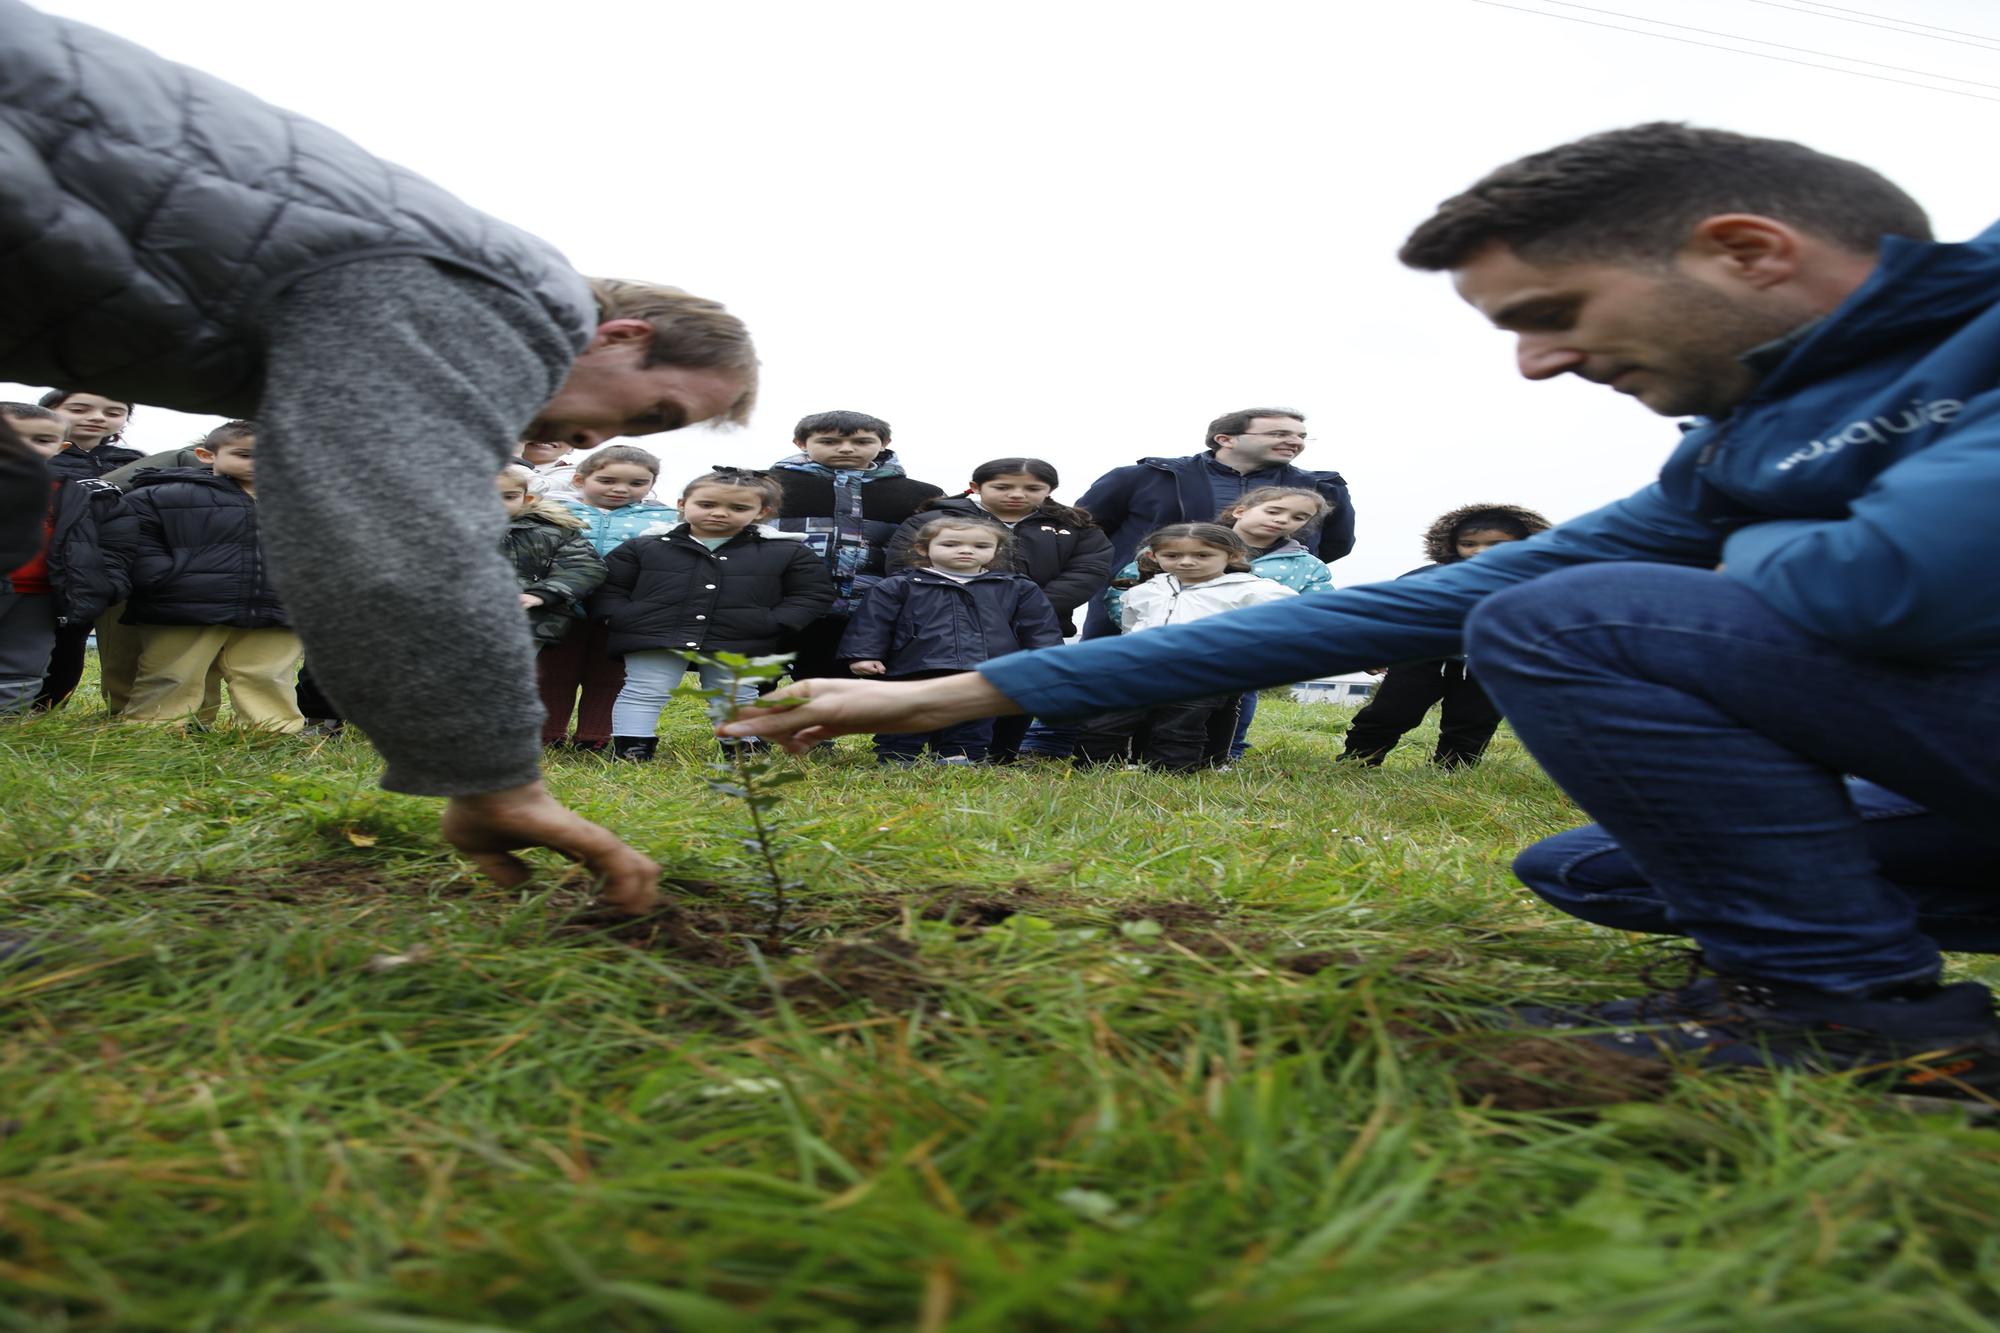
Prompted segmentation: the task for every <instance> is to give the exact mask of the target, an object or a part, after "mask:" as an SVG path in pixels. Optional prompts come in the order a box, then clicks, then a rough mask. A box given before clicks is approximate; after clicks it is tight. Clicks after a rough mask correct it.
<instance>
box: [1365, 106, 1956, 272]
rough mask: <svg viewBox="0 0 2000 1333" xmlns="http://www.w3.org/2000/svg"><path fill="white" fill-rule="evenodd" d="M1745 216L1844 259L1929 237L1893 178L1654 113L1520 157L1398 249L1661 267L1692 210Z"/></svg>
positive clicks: (1445, 258)
mask: <svg viewBox="0 0 2000 1333" xmlns="http://www.w3.org/2000/svg"><path fill="white" fill-rule="evenodd" d="M1718 213H1755V214H1758V215H1760V216H1763V217H1768V218H1775V219H1777V220H1778V221H1780V222H1787V223H1790V224H1791V225H1792V226H1794V227H1798V228H1800V229H1801V230H1803V231H1809V232H1811V233H1813V234H1814V235H1815V236H1819V237H1823V238H1824V239H1826V240H1829V241H1832V242H1834V243H1835V244H1836V245H1839V246H1841V247H1843V248H1844V249H1847V250H1852V251H1854V252H1855V253H1857V254H1866V255H1872V254H1874V253H1875V250H1876V247H1877V246H1879V245H1880V244H1881V241H1882V238H1883V237H1884V236H1907V237H1911V238H1913V239H1915V240H1929V239H1930V238H1931V224H1930V220H1929V219H1928V218H1926V217H1925V216H1924V210H1923V209H1922V208H1921V207H1919V206H1918V204H1917V201H1916V200H1914V199H1912V198H1910V196H1909V195H1907V194H1905V193H1904V192H1903V191H1902V189H1901V188H1900V187H1899V186H1897V185H1896V184H1895V183H1894V182H1893V181H1891V180H1889V179H1888V178H1887V177H1886V176H1883V175H1882V174H1881V173H1879V172H1877V171H1874V170H1872V169H1870V168H1868V167H1864V166H1862V165H1861V164H1860V163H1859V162H1849V161H1848V160H1847V159H1845V158H1839V157H1830V156H1828V155H1827V154H1825V153H1822V152H1819V151H1818V150H1817V149H1812V148H1808V147H1806V146H1805V145H1804V144H1798V143H1791V142H1789V141H1787V140H1784V139H1759V138H1755V137H1753V136H1751V135H1747V134H1732V133H1730V132H1729V131H1727V130H1706V129H1698V128H1696V127H1694V126H1692V125H1683V124H1679V123H1676V122H1673V121H1655V122H1653V123H1652V124H1648V125H1634V126H1632V127H1631V128H1630V129H1623V130H1609V131H1606V132H1605V133H1603V134H1593V135H1590V136H1589V137H1587V138H1583V139H1578V140H1576V141H1575V142H1574V143H1566V144H1562V145H1560V146H1559V147H1556V148H1550V149H1548V150H1546V151H1545V152H1540V153H1531V154H1529V155H1528V156H1527V157H1524V158H1521V159H1520V160H1519V161H1517V162H1509V163H1508V164H1507V165H1506V166H1504V167H1500V168H1498V169H1496V170H1494V171H1491V172H1489V173H1487V175H1486V176H1485V178H1484V179H1482V180H1480V181H1479V182H1478V183H1477V184H1475V185H1474V186H1473V187H1472V188H1471V189H1469V190H1466V191H1465V192H1464V193H1462V194H1456V195H1453V196H1452V197H1451V198H1449V199H1447V200H1445V201H1444V202H1443V203H1442V204H1440V205H1438V210H1437V212H1436V213H1434V214H1432V215H1431V216H1430V218H1429V219H1427V220H1426V221H1425V222H1424V223H1423V225H1422V226H1420V227H1418V228H1417V229H1416V230H1415V231H1413V232H1411V233H1410V238H1409V240H1407V241H1405V242H1404V243H1403V248H1402V250H1401V251H1400V252H1399V257H1400V258H1401V259H1402V261H1403V262H1404V263H1405V264H1407V265H1409V266H1410V267H1411V268H1417V269H1426V270H1430V271H1433V272H1436V271H1439V270H1444V269H1454V268H1458V267H1460V266H1461V265H1463V264H1464V263H1465V262H1466V261H1467V260H1469V259H1470V258H1471V257H1472V256H1473V254H1474V253H1475V252H1477V251H1479V250H1481V249H1483V248H1485V247H1486V246H1487V245H1489V244H1490V243H1492V242H1494V241H1499V242H1502V243H1503V244H1505V245H1506V246H1507V248H1508V249H1510V250H1512V251H1513V252H1514V253H1515V254H1517V255H1519V256H1520V257H1521V258H1523V259H1526V260H1528V261H1530V262H1532V263H1573V262H1576V261H1579V260H1603V261H1623V260H1632V261H1640V262H1645V263H1653V262H1659V263H1665V262H1666V261H1667V260H1668V259H1670V258H1671V257H1672V256H1673V255H1674V253H1675V252H1677V251H1678V250H1679V249H1680V248H1681V246H1682V245H1683V244H1685V243H1686V241H1687V236H1688V232H1689V231H1690V230H1691V229H1692V228H1693V227H1694V225H1695V224H1696V223H1697V222H1700V221H1701V220H1702V219H1703V218H1707V217H1714V216H1715V215H1717V214H1718Z"/></svg>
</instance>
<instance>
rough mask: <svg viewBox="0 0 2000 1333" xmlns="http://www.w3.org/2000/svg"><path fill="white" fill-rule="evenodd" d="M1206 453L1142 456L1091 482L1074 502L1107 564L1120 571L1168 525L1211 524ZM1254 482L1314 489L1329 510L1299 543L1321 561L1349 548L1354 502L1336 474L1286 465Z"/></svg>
mask: <svg viewBox="0 0 2000 1333" xmlns="http://www.w3.org/2000/svg"><path fill="white" fill-rule="evenodd" d="M1209 458H1210V455H1209V454H1206V453H1201V454H1189V455H1187V456H1186V457H1185V458H1142V459H1140V460H1139V461H1138V462H1136V463H1134V464H1132V465H1131V466H1130V467H1118V468H1113V469H1111V471H1109V472H1107V473H1105V474H1104V475H1103V476H1101V477H1099V478H1098V479H1097V480H1096V481H1094V482H1092V483H1091V484H1090V489H1089V490H1087V491H1085V492H1084V493H1083V495H1082V497H1081V498H1080V499H1078V500H1077V502H1076V503H1077V507H1078V508H1079V509H1084V510H1087V511H1089V513H1090V516H1091V518H1093V519H1095V520H1096V521H1097V524H1098V526H1099V527H1101V528H1103V529H1104V531H1105V534H1106V535H1107V536H1109V537H1110V538H1111V567H1112V568H1113V569H1119V568H1121V567H1123V566H1124V565H1125V564H1126V563H1128V562H1129V561H1130V560H1131V559H1132V557H1133V556H1135V555H1137V554H1138V553H1139V543H1140V542H1142V541H1144V540H1145V539H1146V534H1147V533H1149V532H1151V531H1152V530H1153V529H1155V528H1159V527H1164V526H1166V525H1167V524H1169V523H1213V522H1214V521H1215V512H1216V506H1215V499H1214V494H1213V492H1211V491H1210V489H1209V484H1208V477H1207V476H1206V475H1205V469H1206V468H1207V466H1208V459H1209ZM1251 485H1254V486H1293V487H1297V488H1298V489H1300V490H1307V491H1318V492H1319V493H1320V494H1321V495H1323V496H1325V497H1326V502H1327V504H1329V505H1330V506H1332V508H1330V509H1329V510H1328V511H1327V513H1326V515H1325V516H1324V517H1323V518H1321V519H1319V520H1318V522H1317V524H1309V525H1307V526H1306V527H1305V528H1304V529H1303V530H1302V531H1300V533H1299V534H1298V540H1299V543H1300V544H1301V545H1302V546H1304V547H1305V548H1306V549H1307V550H1309V551H1311V552H1312V553H1313V554H1314V555H1317V556H1318V557H1319V558H1320V559H1322V560H1338V559H1340V558H1341V557H1342V556H1344V555H1346V554H1347V553H1348V552H1349V551H1352V550H1353V549H1354V501H1353V500H1352V499H1351V498H1350V497H1349V496H1348V493H1347V479H1346V478H1344V477H1342V476H1341V475H1340V474H1339V473H1338V472H1308V471H1307V470H1306V469H1304V468H1297V467H1293V466H1291V465H1290V464H1289V463H1287V464H1285V465H1284V466H1283V467H1280V468H1278V469H1277V470H1276V475H1275V476H1273V477H1272V478H1271V479H1270V480H1269V481H1257V482H1253V483H1251Z"/></svg>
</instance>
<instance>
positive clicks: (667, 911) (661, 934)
mask: <svg viewBox="0 0 2000 1333" xmlns="http://www.w3.org/2000/svg"><path fill="white" fill-rule="evenodd" d="M769 925H770V914H769V913H768V912H767V911H765V910H764V909H762V908H760V907H757V906H755V905H754V904H737V903H729V902H703V903H671V902H670V903H667V904H665V905H664V906H662V907H660V908H658V909H657V910H655V911H652V912H648V913H647V914H646V915H645V916H627V915H625V914H624V913H623V912H620V911H618V910H616V909H615V908H611V907H607V906H604V905H602V904H596V905H593V906H590V907H586V908H584V909H583V910H582V911H580V912H577V913H575V914H573V915H572V916H570V917H569V918H568V919H567V920H565V921H563V922H561V923H559V924H558V925H557V926H556V927H555V929H554V932H553V933H554V934H555V935H556V936H557V938H565V937H567V938H575V939H587V940H590V941H597V942H602V941H610V942H613V943H617V944H624V945H629V946H630V947H632V948H634V949H647V950H653V951H656V952H659V953H669V954H672V955H673V956H674V957H676V958H679V959H682V960H684V961H686V962H690V963H705V964H709V965H711V966H718V967H719V966H726V965H735V964H740V963H742V962H743V961H744V959H745V956H746V953H745V948H744V946H745V943H746V942H754V943H755V944H756V945H757V947H758V948H760V949H762V950H763V951H764V952H765V953H766V954H769V953H771V952H772V950H771V948H770V945H769V943H768V942H767V939H766V936H767V934H768V930H769ZM783 951H784V950H782V949H781V950H779V952H783Z"/></svg>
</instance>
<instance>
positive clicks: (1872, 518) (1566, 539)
mask: <svg viewBox="0 0 2000 1333" xmlns="http://www.w3.org/2000/svg"><path fill="white" fill-rule="evenodd" d="M1995 496H2000V226H1996V227H1994V228H1990V229H1988V230H1987V231H1986V232H1985V233H1984V234H1982V235H1981V236H1979V237H1978V238H1977V239H1976V240H1973V241H1971V242H1968V243H1964V244H1956V245H1940V244H1930V243H1925V242H1918V241H1910V240H1904V239H1901V238H1898V237H1889V238H1886V239H1885V240H1884V242H1883V245H1882V251H1881V260H1880V263H1879V264H1878V265H1877V267H1876V269H1875V272H1874V273H1873V274H1871V275H1870V277H1869V278H1868V280H1867V281H1866V282H1865V283H1863V284H1862V285H1861V287H1860V288H1858V289H1857V290H1856V291H1854V292H1853V293H1851V294H1850V295H1849V296H1848V298H1847V300H1846V301H1845V302H1843V303H1842V304H1841V306H1840V308H1839V309H1838V310H1836V311H1834V312H1833V313H1832V314H1831V315H1829V316H1828V317H1827V318H1826V319H1824V320H1822V321H1821V322H1820V323H1819V324H1817V325H1816V326H1814V327H1813V328H1812V329H1811V330H1810V331H1809V332H1807V333H1806V334H1805V335H1804V336H1803V337H1801V338H1800V339H1799V341H1798V343H1797V344H1796V345H1795V346H1793V347H1792V348H1791V349H1790V351H1789V352H1788V353H1787V354H1786V355H1785V356H1784V359H1783V360H1782V361H1780V362H1779V363H1778V364H1777V365H1776V366H1775V367H1773V368H1772V369H1771V371H1770V373H1769V374H1768V375H1767V376H1766V377H1765V378H1764V380H1763V382H1762V383H1761V384H1759V385H1758V387H1757V388H1756V389H1755V390H1753V391H1752V392H1751V394H1750V395H1749V396H1748V397H1747V398H1745V399H1744V401H1743V402H1742V403H1741V404H1740V405H1738V407H1737V408H1736V410H1735V411H1734V412H1732V413H1730V415H1729V416H1727V417H1725V418H1723V419H1721V420H1718V421H1712V422H1704V423H1701V424H1699V425H1698V426H1697V427H1696V428H1695V429H1693V430H1691V431H1689V432H1688V433H1687V434H1686V435H1685V436H1684V437H1682V440H1681V444H1680V448H1678V449H1676V450H1675V451H1674V453H1673V456H1672V457H1670V458H1669V459H1668V460H1667V464H1666V466H1665V468H1664V469H1662V470H1661V473H1660V476H1659V479H1658V480H1657V481H1655V482H1654V483H1653V484H1652V485H1650V486H1647V487H1646V488H1645V489H1643V490H1641V491H1639V492H1638V493H1636V494H1634V495H1632V496H1630V497H1628V498H1626V499H1623V500H1620V501H1617V502H1616V503H1614V504H1609V505H1606V506H1605V507H1604V508H1602V509H1599V510H1596V511H1594V512H1592V513H1589V514H1585V515H1583V516H1582V517H1581V518H1576V519H1572V520H1570V521H1569V522H1567V523H1564V524H1561V525H1559V526H1557V527H1555V528H1551V529H1550V530H1549V531H1547V532H1542V533H1537V534H1536V535H1535V536H1533V537H1530V538H1528V540H1526V541H1521V542H1510V543H1508V544H1507V545H1505V546H1501V547H1498V548H1496V549H1494V550H1491V551H1488V552H1486V553H1485V554H1484V555H1482V556H1480V557H1479V558H1478V559H1477V560H1467V561H1465V562H1463V563H1462V564H1457V565H1452V566H1449V567H1447V568H1444V569H1438V570H1434V571H1432V572H1430V573H1428V574H1426V575H1425V576H1424V577H1422V578H1415V579H1403V580H1400V581H1397V582H1392V583H1371V584H1366V585H1363V586H1360V587H1355V588H1342V589H1337V590H1326V591H1321V592H1314V593H1309V594H1307V595H1305V596H1303V597H1298V598H1293V599H1288V600H1287V601H1285V602H1283V603H1280V604H1274V605H1271V606H1260V607H1253V608H1250V609H1248V610H1244V611H1239V612H1235V613H1233V614H1231V615H1227V616H1216V617H1214V618H1213V619H1210V620H1203V621H1198V622H1196V623H1195V624H1192V625H1186V626H1170V627H1168V628H1165V629H1160V630H1155V631H1152V632H1149V633H1146V634H1138V635H1133V636H1131V637H1129V638H1114V639H1105V640H1100V641H1095V642H1091V643H1085V644H1078V645H1076V646H1074V647H1070V648H1063V649H1060V650H1058V651H1056V652H1047V653H1024V654H1020V655H1018V656H1015V657H1009V658H1003V659H1001V660H1000V661H997V662H991V663H988V664H987V665H986V666H984V667H982V668H980V669H981V671H982V672H983V673H984V674H985V676H986V677H987V679H988V680H990V681H991V682H992V683H993V684H994V685H995V686H996V687H997V688H999V689H1000V690H1001V691H1002V692H1003V693H1005V694H1006V695H1007V697H1008V698H1010V699H1012V700H1013V701H1014V702H1015V703H1017V704H1019V705H1020V706H1021V707H1022V708H1024V709H1026V710H1027V711H1028V712H1030V713H1033V714H1035V715H1036V716H1038V717H1044V718H1052V719H1063V718H1080V717H1087V716H1090V715H1091V714H1094V713H1100V712H1106V711H1109V710H1111V709H1114V708H1138V707H1144V706H1147V705H1151V704H1156V703H1163V702H1167V701H1169V700H1174V699H1191V698H1197V697H1200V696H1202V695H1209V694H1221V693H1224V692H1227V691H1231V690H1243V689H1254V688H1261V687H1263V686H1267V685H1278V684H1282V683H1285V682H1288V681H1297V680H1309V679H1311V678H1313V677H1316V676H1328V675H1333V674H1336V673H1338V672H1343V671H1355V670H1360V669H1362V668H1364V667H1371V666H1380V665H1382V664H1383V663H1392V662H1409V661H1415V660H1419V659H1423V658H1433V657H1445V656H1449V655H1450V654H1452V653H1456V652H1460V651H1462V649H1461V647H1460V634H1461V630H1462V627H1463V626H1464V623H1465V618H1466V616H1467V614H1468V613H1469V612H1470V611H1471V610H1472V608H1473V607H1474V606H1476V605H1477V604H1478V603H1479V601H1480V600H1481V599H1482V598H1484V597H1486V596H1487V595H1488V594H1490V593H1494V592H1498V591H1500V590H1501V589H1504V588H1508V587H1512V586H1513V585H1515V584H1518V583H1523V582H1526V581H1527V580H1529V579H1533V578H1537V577H1539V576H1541V575H1543V574H1547V573H1551V572H1553V571H1555V570H1559V569H1565V568H1568V567H1569V566H1572V565H1579V564H1588V563H1594V562H1599V561H1617V560H1635V561H1647V562H1653V563H1659V564H1672V565H1689V566H1695V567H1699V568H1713V567H1715V566H1716V565H1718V564H1721V565H1725V566H1726V568H1725V569H1724V571H1723V572H1722V573H1719V574H1717V575H1716V577H1718V578H1729V579H1734V580H1736V581H1737V582H1739V583H1741V584H1743V585H1744V586H1745V587H1747V588H1749V589H1750V590H1751V591H1752V592H1753V593H1755V594H1756V595H1757V596H1758V597H1760V598H1762V599H1763V601H1764V602H1765V603H1767V604H1768V605H1769V606H1770V607H1771V610H1772V611H1773V613H1775V614H1777V615H1780V616H1783V617H1784V618H1785V619H1786V620H1788V621H1790V622H1791V623H1793V624H1794V625H1796V626H1798V627H1799V628H1801V629H1803V630H1805V631H1807V632H1808V633H1811V634H1814V635H1817V636H1819V637H1820V638H1822V639H1825V640H1826V641H1828V642H1829V643H1832V644H1834V645H1836V646H1838V647H1840V648H1843V649H1845V650H1847V651H1849V652H1853V653H1857V654H1861V655H1865V656H1870V657H1879V658H1886V659H1894V660H1898V661H1902V662H1908V663H1915V664H1923V665H1936V666H1939V667H1950V666H1960V665H1972V664H1982V663H1991V662H1995V661H2000V577H1996V576H1995V547H1994V540H1993V535H1992V525H1993V501H1994V497H1995Z"/></svg>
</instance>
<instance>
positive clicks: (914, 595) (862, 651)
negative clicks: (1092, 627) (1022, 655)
mask: <svg viewBox="0 0 2000 1333" xmlns="http://www.w3.org/2000/svg"><path fill="white" fill-rule="evenodd" d="M1062 640H1063V636H1062V626H1061V625H1060V624H1059V623H1058V622H1057V620H1056V611H1055V608H1054V607H1053V606H1051V605H1049V599H1048V598H1047V597H1046V596H1044V595H1043V594H1042V590H1041V589H1040V588H1037V587H1036V586H1035V585H1034V581H1033V580H1031V579H1028V578H1026V577H1024V576H1022V575H1020V574H1002V573H999V572H997V571H991V570H989V571H988V572H986V573H983V574H977V575H974V576H973V577H972V579H971V580H969V581H968V582H965V583H960V582H959V581H958V580H957V579H952V578H946V577H945V576H944V575H943V574H934V573H932V572H931V571H930V570H928V569H906V570H903V571H902V572H901V573H898V574H891V575H890V576H889V577H888V578H886V579H883V580H882V581H881V582H880V583H878V584H876V585H875V586H874V587H872V588H870V589H869V590H868V596H867V599H866V600H864V601H863V602H862V603H861V609H860V610H858V611H856V612H855V613H854V615H853V617H852V618H851V619H849V621H848V622H847V633H846V634H844V635H842V636H841V640H840V656H841V658H842V659H843V660H845V661H849V662H880V663H882V665H884V666H886V667H888V668H889V674H890V675H891V676H909V675H915V674H916V673H918V672H920V671H969V670H971V669H972V668H973V667H976V666H978V665H979V664H980V663H981V662H988V661H991V660H992V659H994V658H996V657H1005V656H1006V655H1007V654H1008V653H1017V652H1020V651H1021V650H1022V649H1023V648H1053V647H1055V646H1056V645H1057V644H1059V643H1061V642H1062Z"/></svg>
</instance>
